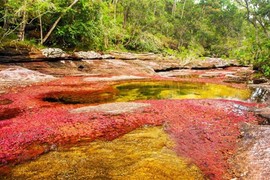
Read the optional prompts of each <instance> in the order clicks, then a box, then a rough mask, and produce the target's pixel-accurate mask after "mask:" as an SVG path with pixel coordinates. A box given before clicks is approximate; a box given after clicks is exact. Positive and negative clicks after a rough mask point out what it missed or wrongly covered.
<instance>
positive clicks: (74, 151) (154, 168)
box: [9, 127, 204, 180]
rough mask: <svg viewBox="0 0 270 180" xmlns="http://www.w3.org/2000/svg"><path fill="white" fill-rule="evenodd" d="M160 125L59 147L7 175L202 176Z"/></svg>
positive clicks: (46, 177)
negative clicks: (175, 147)
mask: <svg viewBox="0 0 270 180" xmlns="http://www.w3.org/2000/svg"><path fill="white" fill-rule="evenodd" d="M173 146H174V144H173V142H172V141H171V140H170V139H169V138H168V135H167V134H166V133H165V132H164V131H163V130H162V127H145V128H141V129H138V130H135V131H133V132H131V133H128V134H126V135H124V136H122V137H120V138H118V139H115V140H113V141H110V142H107V141H96V142H92V143H89V144H87V145H84V146H77V147H72V148H70V149H68V150H58V151H54V152H50V153H48V154H45V155H43V156H41V157H39V158H38V159H37V160H34V161H32V162H28V163H25V164H21V165H18V166H16V167H14V168H13V169H12V172H11V175H10V177H9V178H10V179H31V180H32V179H116V180H118V179H119V180H120V179H121V180H122V179H123V180H126V179H131V180H133V179H134V180H138V179H177V180H178V179H183V180H186V179H187V180H188V179H190V180H191V179H196V180H197V179H204V177H203V175H202V172H201V171H200V170H199V169H198V167H196V166H195V165H193V164H191V163H190V162H189V161H188V160H187V159H185V158H181V157H178V156H177V155H176V154H175V153H174V152H173V151H172V150H170V149H171V148H172V147H173Z"/></svg>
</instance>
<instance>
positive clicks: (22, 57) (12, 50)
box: [0, 44, 45, 63]
mask: <svg viewBox="0 0 270 180" xmlns="http://www.w3.org/2000/svg"><path fill="white" fill-rule="evenodd" d="M43 58H45V56H44V55H43V54H42V52H41V51H39V50H38V49H35V48H33V47H30V46H27V45H17V44H8V45H5V46H3V47H2V48H0V63H16V62H29V61H33V62H34V61H39V60H40V59H43Z"/></svg>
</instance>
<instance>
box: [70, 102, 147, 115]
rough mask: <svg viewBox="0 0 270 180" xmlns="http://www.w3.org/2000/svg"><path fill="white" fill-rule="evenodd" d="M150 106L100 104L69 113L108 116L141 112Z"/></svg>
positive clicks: (144, 104) (128, 103)
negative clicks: (89, 113)
mask: <svg viewBox="0 0 270 180" xmlns="http://www.w3.org/2000/svg"><path fill="white" fill-rule="evenodd" d="M149 106H151V104H147V103H135V102H117V103H108V104H101V105H97V106H88V107H82V108H78V109H74V110H71V111H70V112H71V113H86V112H103V113H109V114H121V113H129V112H134V111H136V110H143V109H144V108H146V107H149Z"/></svg>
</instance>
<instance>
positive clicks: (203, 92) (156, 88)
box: [114, 81, 251, 102]
mask: <svg viewBox="0 0 270 180" xmlns="http://www.w3.org/2000/svg"><path fill="white" fill-rule="evenodd" d="M115 88H116V89H117V90H118V92H117V93H116V95H115V97H114V99H115V101H117V102H126V101H134V100H147V99H209V98H210V99H212V98H226V99H239V100H247V99H248V98H249V97H250V95H251V91H250V90H249V89H238V88H233V87H229V86H225V85H218V84H209V83H184V82H172V81H171V82H170V81H156V82H129V83H124V84H119V85H116V86H115Z"/></svg>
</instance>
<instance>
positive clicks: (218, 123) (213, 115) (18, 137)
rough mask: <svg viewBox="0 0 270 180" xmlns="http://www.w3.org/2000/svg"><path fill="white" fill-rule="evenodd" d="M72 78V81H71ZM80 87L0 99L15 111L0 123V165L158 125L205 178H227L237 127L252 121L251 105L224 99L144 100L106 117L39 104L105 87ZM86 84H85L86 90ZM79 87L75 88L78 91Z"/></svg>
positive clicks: (37, 89)
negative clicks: (132, 108) (48, 96)
mask: <svg viewBox="0 0 270 180" xmlns="http://www.w3.org/2000/svg"><path fill="white" fill-rule="evenodd" d="M71 80H74V81H71ZM74 83H75V84H76V83H79V84H80V83H82V82H81V80H80V79H79V78H64V79H63V80H62V81H58V82H50V83H47V84H45V85H38V86H32V87H27V88H24V89H22V90H20V92H15V93H10V94H6V95H3V98H6V99H9V100H11V101H13V103H12V104H7V105H0V110H1V111H3V112H5V109H12V108H13V109H17V110H19V111H20V112H21V113H20V114H17V116H15V117H11V118H10V119H9V120H7V121H10V122H12V123H6V124H4V123H5V121H0V140H1V141H0V166H3V167H4V165H9V164H16V163H20V162H23V161H25V160H30V159H32V158H35V157H37V156H39V155H41V154H43V153H45V152H47V151H50V150H53V149H55V148H56V147H57V146H60V145H70V144H75V143H78V142H81V141H89V142H90V141H93V140H96V139H105V140H113V139H116V138H118V137H120V136H122V135H124V134H126V133H128V132H131V131H133V130H135V129H137V128H139V127H142V126H145V125H153V126H159V125H163V124H164V127H165V130H166V132H167V133H168V134H169V135H170V137H171V138H172V139H173V140H174V141H175V143H176V147H175V149H174V150H175V151H176V153H177V154H178V155H179V156H184V157H186V158H189V159H191V160H192V161H193V162H194V163H195V164H196V165H197V166H198V167H199V168H201V170H202V171H203V172H204V173H205V175H206V177H208V178H210V179H223V178H228V177H227V176H226V175H227V173H226V171H227V169H228V168H229V165H228V163H227V160H228V159H229V158H230V156H231V155H232V154H233V153H234V150H235V146H236V141H237V138H238V136H239V126H240V125H241V124H242V123H244V122H250V123H256V117H255V116H254V115H253V113H252V112H249V107H253V106H256V105H257V104H252V103H244V102H240V101H230V100H150V101H149V100H148V101H138V102H143V103H148V104H150V105H151V106H149V107H147V108H145V109H144V110H143V111H140V112H139V113H136V112H133V113H123V114H119V115H113V116H112V115H108V114H105V113H102V112H89V113H81V114H72V113H70V110H72V109H74V108H77V107H81V106H82V105H81V104H80V105H63V104H55V103H50V102H44V101H42V98H44V96H45V95H46V94H48V93H54V92H57V93H58V92H71V91H73V90H74V91H77V92H78V94H79V92H80V91H82V92H83V93H85V92H95V91H97V90H102V89H106V88H108V87H109V85H110V83H87V85H88V86H83V85H82V84H80V86H78V85H77V86H73V85H74ZM90 85H91V86H90ZM78 87H79V88H78Z"/></svg>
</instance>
